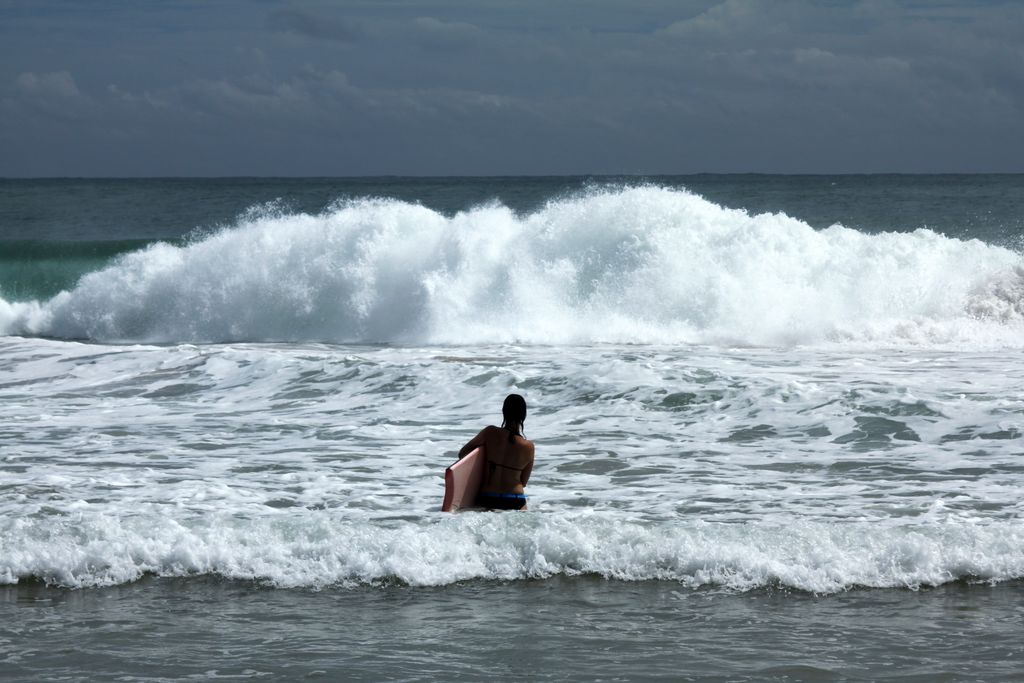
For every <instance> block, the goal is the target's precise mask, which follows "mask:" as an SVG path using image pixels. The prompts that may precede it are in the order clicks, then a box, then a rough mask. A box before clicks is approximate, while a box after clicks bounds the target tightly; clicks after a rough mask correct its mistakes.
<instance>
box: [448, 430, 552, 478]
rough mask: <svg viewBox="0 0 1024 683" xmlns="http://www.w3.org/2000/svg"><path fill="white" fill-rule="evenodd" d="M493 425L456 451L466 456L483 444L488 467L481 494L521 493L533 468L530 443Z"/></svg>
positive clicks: (531, 443)
mask: <svg viewBox="0 0 1024 683" xmlns="http://www.w3.org/2000/svg"><path fill="white" fill-rule="evenodd" d="M510 436H512V435H511V432H509V431H508V430H507V429H502V428H501V427H495V426H493V425H490V426H487V427H484V428H483V430H481V432H480V433H479V434H477V435H476V436H475V437H473V438H472V439H471V440H470V442H469V443H467V444H466V445H465V446H463V447H462V450H460V451H459V457H460V458H461V457H463V456H465V455H466V454H467V453H469V452H470V451H472V450H473V449H474V448H478V447H481V446H483V449H484V455H485V456H486V458H487V469H486V471H485V473H484V482H483V484H482V485H481V487H480V492H481V493H523V487H524V486H526V483H527V482H528V481H529V480H530V473H531V472H532V471H533V453H534V448H533V442H532V441H528V440H527V439H525V438H523V437H521V436H512V438H511V440H510V439H509V437H510Z"/></svg>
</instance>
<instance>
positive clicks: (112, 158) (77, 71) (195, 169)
mask: <svg viewBox="0 0 1024 683" xmlns="http://www.w3.org/2000/svg"><path fill="white" fill-rule="evenodd" d="M88 6H89V7H90V8H93V9H94V11H91V12H83V11H80V9H81V7H79V6H78V5H77V4H75V3H69V2H47V1H45V0H44V1H41V2H38V3H33V4H31V5H28V6H23V7H21V8H19V9H17V10H15V9H14V8H12V7H11V6H5V7H3V8H2V9H0V19H2V20H0V56H2V59H0V115H2V117H3V120H4V126H2V127H0V142H2V144H3V146H4V148H5V151H6V153H5V154H3V155H0V175H5V176H26V175H29V176H31V175H100V176H102V175H306V174H308V175H361V174H505V173H523V174H531V173H537V174H546V173H649V174H654V173H688V172H702V171H709V172H744V171H761V172H877V171H907V172H929V171H966V172H970V171H1021V170H1024V169H1022V167H1021V164H1022V162H1021V158H1022V157H1024V155H1022V154H1021V151H1022V146H1024V123H1022V122H1024V41H1021V40H1020V27H1021V26H1024V5H1021V4H1020V3H1009V2H1007V3H998V2H995V3H993V2H985V3H981V2H934V3H929V2H915V3H904V2H895V1H890V2H886V1H883V0H870V1H869V0H865V1H861V2H850V3H844V4H841V5H839V4H833V3H828V4H826V3H820V2H811V1H809V0H807V1H800V0H794V1H793V2H785V3H778V2H764V1H757V0H744V1H740V0H725V1H724V2H711V1H693V2H683V3H678V2H671V3H670V2H652V3H642V4H637V3H632V2H625V1H623V2H608V3H584V2H575V1H567V2H565V3H543V2H533V1H532V0H530V1H526V2H516V3H512V2H502V1H498V2H493V3H477V2H469V1H465V2H459V1H456V2H446V3H443V4H442V3H429V2H428V3H398V2H395V3H391V2H389V3H380V2H346V3H326V2H325V3H321V4H317V3H305V4H303V6H302V9H301V10H300V9H297V8H296V7H294V6H292V5H291V4H290V3H285V2H261V3H247V2H246V3H242V2H229V3H218V4H216V5H210V6H206V5H201V6H197V7H191V6H186V5H182V4H174V3H169V4H161V5H152V6H136V7H135V8H133V9H130V10H129V9H124V8H121V9H118V10H113V9H109V8H108V9H105V10H99V9H95V8H96V7H97V6H96V5H94V4H90V5H88ZM82 7H84V5H82Z"/></svg>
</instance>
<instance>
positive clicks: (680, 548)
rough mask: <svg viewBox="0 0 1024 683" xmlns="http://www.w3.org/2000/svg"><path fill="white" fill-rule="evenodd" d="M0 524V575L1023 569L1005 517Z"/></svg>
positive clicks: (968, 575) (729, 582) (827, 574)
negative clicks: (881, 522) (881, 523)
mask: <svg viewBox="0 0 1024 683" xmlns="http://www.w3.org/2000/svg"><path fill="white" fill-rule="evenodd" d="M138 512H139V511H136V513H138ZM0 538H2V539H3V541H4V547H3V552H2V553H0V582H3V583H13V582H17V581H18V580H19V579H20V578H27V577H32V578H36V579H41V580H44V581H46V582H48V583H52V584H58V585H64V586H73V587H84V586H97V585H114V584H119V583H124V582H128V581H133V580H136V579H138V578H140V577H141V576H142V575H143V574H146V573H151V574H156V575H159V576H182V575H193V574H218V575H222V576H225V577H230V578H235V579H252V580H258V581H262V582H266V583H268V584H271V585H274V586H285V587H294V586H304V587H325V586H331V585H342V586H352V585H358V584H376V583H380V582H389V581H400V582H404V583H407V584H410V585H416V586H424V585H445V584H450V583H454V582H458V581H465V580H471V579H485V580H515V579H530V578H547V577H551V576H556V575H568V576H573V575H579V574H595V575H599V576H603V577H608V578H615V579H624V580H633V581H637V580H650V579H659V580H669V581H678V582H680V583H682V584H683V585H685V586H687V587H699V586H719V587H724V588H728V589H732V590H749V589H753V588H758V587H764V586H772V585H781V586H785V587H789V588H795V589H799V590H805V591H812V592H818V593H829V592H835V591H840V590H844V589H848V588H851V587H854V586H868V587H879V588H881V587H910V588H916V587H919V586H931V585H939V584H942V583H946V582H949V581H953V580H958V579H972V580H973V579H980V580H990V581H998V580H1005V579H1013V578H1021V577H1024V527H1022V526H1021V524H1019V523H1006V522H1004V523H971V522H963V521H961V522H956V521H948V522H946V523H936V524H928V525H914V526H910V527H898V526H897V527H878V526H876V525H870V524H863V523H832V524H829V523H820V522H806V521H804V522H795V523H793V524H791V525H786V526H773V525H766V524H759V523H754V522H748V523H745V524H721V523H703V522H699V521H696V522H694V521H691V522H685V523H676V524H656V525H650V524H642V523H637V522H634V521H630V520H628V519H622V518H619V517H617V516H614V515H607V514H576V515H571V516H552V515H544V514H534V513H525V514H501V515H494V514H471V513H469V514H462V515H458V516H454V517H452V516H449V515H443V516H442V515H441V514H440V513H436V514H435V515H433V516H432V518H430V519H428V520H426V523H424V522H417V523H413V522H395V523H392V524H381V523H376V524H367V523H360V522H353V521H350V520H346V519H345V518H344V517H340V516H338V515H336V514H335V515H332V514H330V513H327V512H312V511H304V512H303V513H294V512H293V513H289V514H288V515H283V514H282V515H277V516H270V517H262V518H237V517H228V516H223V515H221V516H210V517H203V518H194V519H190V520H186V521H184V522H182V521H175V520H173V519H169V518H168V517H167V516H166V515H163V514H160V512H159V511H158V510H152V511H144V512H143V513H142V514H135V515H132V516H128V517H110V516H105V515H102V514H90V513H87V512H85V513H78V514H73V515H70V516H68V517H64V518H49V519H45V520H38V519H37V520H5V521H4V522H2V523H0Z"/></svg>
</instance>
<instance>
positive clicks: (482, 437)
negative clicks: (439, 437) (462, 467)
mask: <svg viewBox="0 0 1024 683" xmlns="http://www.w3.org/2000/svg"><path fill="white" fill-rule="evenodd" d="M489 429H493V428H492V427H484V428H483V429H481V430H480V433H479V434H477V435H476V436H474V437H473V438H472V439H470V440H469V443H467V444H466V445H465V446H463V447H462V448H461V449H460V450H459V460H462V459H463V458H465V457H466V456H467V455H469V454H470V453H472V452H473V449H474V448H479V447H480V446H483V445H484V444H485V443H486V442H487V431H488V430H489Z"/></svg>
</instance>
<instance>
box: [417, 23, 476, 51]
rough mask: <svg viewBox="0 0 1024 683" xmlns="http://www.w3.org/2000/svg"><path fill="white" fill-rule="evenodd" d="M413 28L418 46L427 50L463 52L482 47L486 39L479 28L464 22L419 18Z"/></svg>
mask: <svg viewBox="0 0 1024 683" xmlns="http://www.w3.org/2000/svg"><path fill="white" fill-rule="evenodd" d="M413 26H414V27H415V30H416V33H415V36H416V42H417V44H419V45H420V46H421V47H424V48H427V49H434V50H463V49H468V48H472V47H475V46H478V45H480V44H481V43H482V42H483V40H484V38H485V36H484V32H483V31H482V30H481V29H480V28H479V27H477V26H474V25H473V24H470V23H467V22H464V21H441V20H440V19H435V18H434V17H417V18H416V19H415V20H414V21H413Z"/></svg>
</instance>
